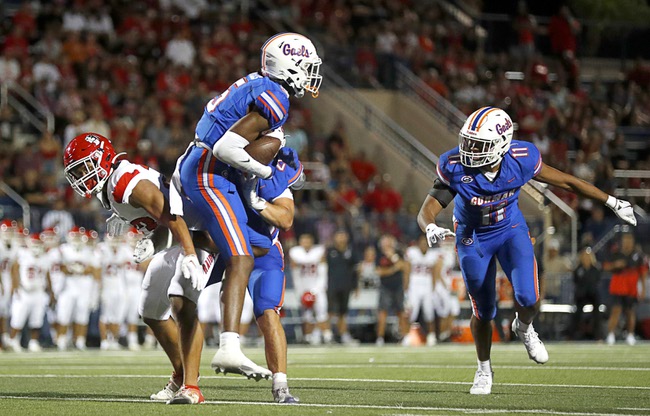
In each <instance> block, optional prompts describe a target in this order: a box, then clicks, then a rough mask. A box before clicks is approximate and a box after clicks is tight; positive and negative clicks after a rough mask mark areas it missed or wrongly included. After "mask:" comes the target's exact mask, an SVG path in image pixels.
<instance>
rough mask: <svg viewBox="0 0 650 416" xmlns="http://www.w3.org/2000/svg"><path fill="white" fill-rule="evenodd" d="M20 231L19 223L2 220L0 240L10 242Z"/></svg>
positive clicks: (0, 223)
mask: <svg viewBox="0 0 650 416" xmlns="http://www.w3.org/2000/svg"><path fill="white" fill-rule="evenodd" d="M17 230H18V223H17V222H16V221H14V220H9V219H6V220H2V222H0V240H1V241H5V242H9V241H11V240H12V239H13V238H14V235H15V234H16V231H17Z"/></svg>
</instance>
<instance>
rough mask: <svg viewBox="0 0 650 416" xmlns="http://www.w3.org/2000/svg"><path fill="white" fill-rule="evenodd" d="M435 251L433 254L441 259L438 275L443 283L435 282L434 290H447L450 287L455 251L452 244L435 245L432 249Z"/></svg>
mask: <svg viewBox="0 0 650 416" xmlns="http://www.w3.org/2000/svg"><path fill="white" fill-rule="evenodd" d="M432 250H433V252H434V253H435V256H436V258H437V259H439V261H442V267H441V269H440V276H441V277H442V280H443V282H444V283H437V284H436V286H435V288H434V289H435V290H436V291H440V292H445V293H446V292H448V291H450V290H451V287H452V280H453V276H454V273H453V269H454V265H455V264H456V252H455V251H454V247H453V246H452V245H446V246H444V247H435V248H433V249H432Z"/></svg>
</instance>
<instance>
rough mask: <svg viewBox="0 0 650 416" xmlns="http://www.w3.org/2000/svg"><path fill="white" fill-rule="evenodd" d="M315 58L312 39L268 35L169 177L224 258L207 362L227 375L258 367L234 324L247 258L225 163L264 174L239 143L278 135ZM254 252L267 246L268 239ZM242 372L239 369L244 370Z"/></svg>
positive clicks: (314, 75) (269, 171) (315, 73)
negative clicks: (216, 338) (255, 68)
mask: <svg viewBox="0 0 650 416" xmlns="http://www.w3.org/2000/svg"><path fill="white" fill-rule="evenodd" d="M320 65H321V59H320V58H319V57H318V53H317V52H316V48H315V47H314V45H313V44H312V42H311V41H310V40H309V39H308V38H306V37H304V36H302V35H299V34H296V33H280V34H277V35H275V36H272V37H271V38H269V39H268V40H267V41H266V43H264V45H263V46H262V49H261V69H260V71H259V72H256V73H252V74H249V75H247V76H245V77H243V78H241V79H239V80H238V81H236V82H235V83H234V84H232V85H231V86H230V87H229V88H228V89H227V90H226V91H224V92H223V93H222V94H221V95H219V96H217V97H215V98H213V99H212V100H211V101H210V102H208V104H207V105H206V106H205V111H204V113H203V116H202V117H201V119H200V120H199V122H198V124H197V126H196V132H195V133H196V134H195V140H194V142H193V144H192V145H191V146H190V147H189V148H188V150H187V151H186V152H185V155H183V156H182V157H181V158H180V159H179V161H178V164H177V170H176V173H175V178H176V179H175V181H176V183H177V184H179V182H180V186H181V189H182V193H183V194H184V195H185V196H186V197H188V198H189V199H191V200H192V201H193V202H194V203H195V205H196V206H197V208H198V210H199V211H200V213H201V214H202V217H203V220H204V222H205V228H206V229H207V231H208V232H209V234H210V236H211V237H212V240H213V241H214V243H215V244H216V246H217V247H218V248H219V252H220V255H221V256H224V259H225V260H226V262H227V267H226V272H225V275H226V279H225V281H224V284H223V301H224V313H223V326H224V332H222V333H221V336H220V344H219V351H218V352H217V355H216V356H215V359H214V360H213V364H214V365H215V366H217V367H218V368H221V369H225V370H226V371H229V372H239V373H244V372H245V371H246V372H247V374H248V373H250V371H249V370H250V368H260V367H259V366H256V365H255V364H254V363H253V362H252V361H250V360H249V359H248V358H246V356H245V355H244V354H243V353H242V351H241V348H240V343H239V334H238V333H239V321H240V316H241V311H242V306H243V302H244V294H245V290H246V285H247V284H248V279H249V276H250V273H251V271H252V270H253V265H254V257H253V250H252V244H251V241H250V237H249V233H248V230H247V228H246V222H247V219H248V218H247V215H246V211H245V209H244V204H243V202H242V200H241V198H240V196H239V195H238V193H237V192H236V185H235V183H234V182H233V178H231V177H230V176H231V175H229V172H230V170H229V168H231V167H232V168H235V169H237V170H239V171H241V172H245V173H248V174H252V175H255V176H257V177H259V178H263V179H267V178H269V177H271V176H272V175H273V168H272V167H271V166H268V165H264V164H262V163H259V162H258V161H256V160H255V159H254V158H252V157H251V156H250V155H249V154H248V153H247V152H246V151H245V150H244V147H245V146H246V145H248V143H250V142H253V141H255V140H256V139H258V138H260V137H261V136H264V135H274V134H277V135H278V137H281V135H282V132H281V130H282V129H281V128H282V125H283V124H284V123H285V121H286V120H287V116H288V110H289V96H290V95H294V96H296V97H302V96H303V95H304V94H305V92H306V91H307V92H310V93H311V94H312V95H313V96H314V97H315V96H317V95H318V90H319V87H320V84H321V81H322V77H321V76H320V74H319V71H320ZM262 248H263V249H266V250H265V251H261V252H260V253H258V254H264V253H265V252H266V251H268V249H270V248H271V241H270V240H269V241H268V244H267V245H266V246H265V247H264V246H262ZM244 369H246V370H245V371H244Z"/></svg>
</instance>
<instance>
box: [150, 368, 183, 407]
mask: <svg viewBox="0 0 650 416" xmlns="http://www.w3.org/2000/svg"><path fill="white" fill-rule="evenodd" d="M182 383H183V378H182V377H179V378H177V377H175V374H172V376H171V377H170V379H169V381H168V382H167V385H166V386H165V387H163V389H162V390H160V391H159V392H158V393H154V394H152V395H151V396H149V398H150V399H151V400H155V401H160V402H166V401H168V400H171V399H173V398H174V395H175V394H176V393H177V392H178V391H179V390H180V389H181V384H182Z"/></svg>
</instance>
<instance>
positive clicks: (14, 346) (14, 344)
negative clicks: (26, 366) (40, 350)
mask: <svg viewBox="0 0 650 416" xmlns="http://www.w3.org/2000/svg"><path fill="white" fill-rule="evenodd" d="M9 346H10V347H11V350H12V351H13V352H25V350H24V349H23V347H22V345H20V340H19V339H17V338H11V339H10V340H9Z"/></svg>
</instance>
